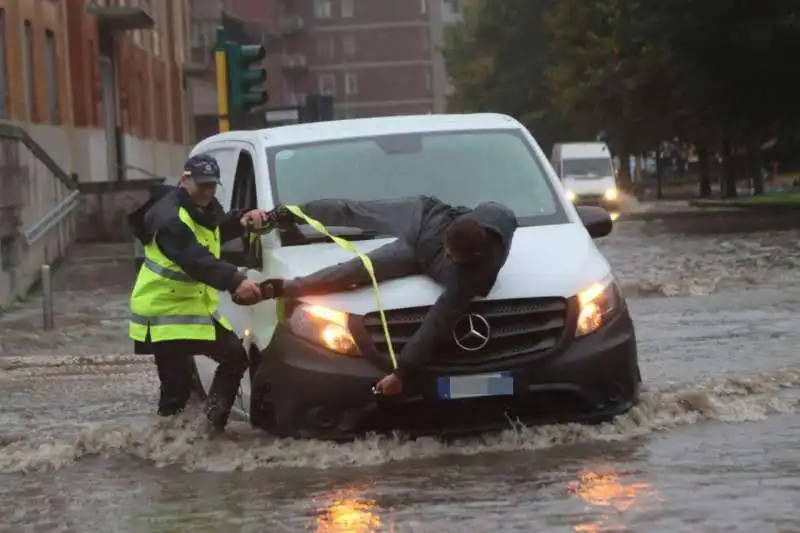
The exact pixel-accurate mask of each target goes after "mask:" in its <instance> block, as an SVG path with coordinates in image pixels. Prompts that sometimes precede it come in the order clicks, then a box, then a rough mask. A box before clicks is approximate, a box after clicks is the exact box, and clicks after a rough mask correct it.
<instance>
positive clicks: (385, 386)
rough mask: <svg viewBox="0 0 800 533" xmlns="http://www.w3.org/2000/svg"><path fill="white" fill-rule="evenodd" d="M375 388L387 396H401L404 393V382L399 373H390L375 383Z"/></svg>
mask: <svg viewBox="0 0 800 533" xmlns="http://www.w3.org/2000/svg"><path fill="white" fill-rule="evenodd" d="M375 390H376V392H377V393H379V394H383V395H386V396H399V395H401V394H403V382H402V380H401V379H400V378H399V377H398V376H397V374H389V375H388V376H386V377H385V378H383V379H382V380H380V381H379V382H378V384H377V385H375Z"/></svg>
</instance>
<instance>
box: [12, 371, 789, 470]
mask: <svg viewBox="0 0 800 533" xmlns="http://www.w3.org/2000/svg"><path fill="white" fill-rule="evenodd" d="M798 386H800V365H793V366H789V367H786V368H782V369H780V370H778V371H776V372H771V373H766V374H760V375H753V376H741V377H732V378H725V379H721V378H720V379H711V380H706V381H703V382H698V383H694V384H689V385H684V386H676V385H673V386H669V387H662V388H654V389H652V390H645V391H644V392H643V394H642V399H641V402H640V403H639V405H638V406H636V407H635V408H633V409H632V410H631V411H630V412H629V413H627V414H625V415H623V416H619V417H617V418H616V419H615V420H613V421H612V422H609V423H606V424H602V425H596V426H587V425H580V424H565V425H548V426H539V427H515V428H511V429H509V430H507V431H504V432H502V433H497V434H491V435H485V436H482V437H479V438H472V439H464V440H460V441H455V442H450V443H445V442H441V441H438V440H436V439H433V438H421V439H416V440H408V439H404V438H402V437H401V436H392V437H378V436H373V437H370V438H365V439H362V440H358V441H355V442H352V443H345V444H335V443H328V442H321V441H308V440H306V441H301V440H292V439H273V438H270V437H269V436H267V435H266V434H264V433H262V432H260V431H258V430H254V429H251V428H249V427H248V426H246V425H245V424H244V423H234V424H232V427H231V428H230V433H231V437H230V438H226V439H221V440H216V441H208V440H204V439H201V438H198V436H197V434H196V433H195V432H194V431H193V429H192V426H193V421H194V420H195V417H196V416H197V414H198V413H197V410H196V409H190V410H188V411H187V412H186V413H185V414H184V415H182V416H180V417H176V418H174V419H158V420H153V419H147V420H144V421H140V422H138V423H127V424H126V423H122V424H120V423H100V424H95V425H87V426H86V427H85V428H84V429H82V430H80V431H78V432H77V433H76V434H74V435H73V436H72V437H69V438H63V437H62V438H55V439H51V440H50V441H49V442H46V443H35V442H32V441H29V440H26V439H24V438H23V439H19V440H16V441H12V442H2V439H0V472H3V473H11V472H30V471H42V470H50V469H59V468H64V467H67V466H68V465H70V464H72V463H74V462H75V461H78V460H80V459H81V458H84V457H90V456H105V457H109V456H117V455H121V454H127V455H129V456H133V457H137V458H141V459H144V460H146V461H150V462H152V463H153V464H154V465H156V466H159V467H163V466H167V465H176V466H179V467H181V468H183V469H184V470H186V471H214V472H230V471H235V470H254V469H258V468H274V467H306V468H317V469H325V468H331V467H348V466H349V467H361V466H373V465H379V464H384V463H389V462H394V461H406V460H411V459H422V458H431V457H437V456H447V455H476V454H482V453H499V452H510V451H534V450H540V449H543V448H549V447H553V446H558V445H563V444H571V443H579V442H590V441H598V440H605V441H619V440H627V439H632V438H636V437H641V436H643V435H647V434H650V433H652V432H659V431H668V430H670V429H672V428H675V427H678V426H682V425H687V424H693V423H697V422H700V421H705V420H718V421H724V422H749V421H755V420H761V419H763V418H765V417H767V416H769V415H771V414H776V413H796V412H798V410H800V398H799V397H798V396H797V395H793V394H792V393H793V392H794V389H796V388H798Z"/></svg>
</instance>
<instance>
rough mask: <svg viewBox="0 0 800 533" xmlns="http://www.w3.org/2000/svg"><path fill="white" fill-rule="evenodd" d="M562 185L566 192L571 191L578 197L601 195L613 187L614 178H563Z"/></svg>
mask: <svg viewBox="0 0 800 533" xmlns="http://www.w3.org/2000/svg"><path fill="white" fill-rule="evenodd" d="M562 183H563V185H564V188H565V189H566V190H568V191H572V192H574V193H575V194H577V195H578V196H580V195H582V194H603V193H605V192H606V191H607V190H608V189H613V188H614V187H615V183H614V176H603V177H602V178H600V177H598V178H573V177H569V176H565V177H564V179H563V180H562Z"/></svg>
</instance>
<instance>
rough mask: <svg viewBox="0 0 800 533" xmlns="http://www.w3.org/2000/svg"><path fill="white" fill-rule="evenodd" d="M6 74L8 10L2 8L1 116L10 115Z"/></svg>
mask: <svg viewBox="0 0 800 533" xmlns="http://www.w3.org/2000/svg"><path fill="white" fill-rule="evenodd" d="M6 74H7V72H6V10H5V9H0V117H6V116H8V76H7V75H6Z"/></svg>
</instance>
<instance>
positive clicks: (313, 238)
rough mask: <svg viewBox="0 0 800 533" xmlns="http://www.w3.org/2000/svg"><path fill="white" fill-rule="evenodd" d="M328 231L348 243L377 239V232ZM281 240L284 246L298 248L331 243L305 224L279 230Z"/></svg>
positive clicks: (348, 228) (351, 229) (358, 230)
mask: <svg viewBox="0 0 800 533" xmlns="http://www.w3.org/2000/svg"><path fill="white" fill-rule="evenodd" d="M327 229H328V231H329V232H330V233H331V235H333V236H335V237H341V238H342V239H345V240H348V241H370V240H372V239H375V238H377V237H378V232H376V231H372V230H363V229H361V228H353V227H346V226H328V228H327ZM281 240H282V241H283V244H284V246H298V245H302V244H313V243H318V242H333V241H331V239H330V238H328V237H327V236H325V235H323V234H322V233H320V232H318V231H317V230H315V229H314V228H312V227H311V226H309V225H307V224H302V225H298V226H293V227H290V228H286V229H282V230H281Z"/></svg>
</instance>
